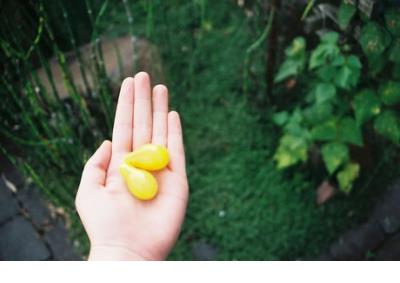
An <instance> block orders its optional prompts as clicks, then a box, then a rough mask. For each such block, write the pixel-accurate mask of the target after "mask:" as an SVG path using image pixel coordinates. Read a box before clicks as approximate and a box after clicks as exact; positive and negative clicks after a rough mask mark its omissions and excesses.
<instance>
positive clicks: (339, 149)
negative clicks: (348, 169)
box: [321, 142, 349, 174]
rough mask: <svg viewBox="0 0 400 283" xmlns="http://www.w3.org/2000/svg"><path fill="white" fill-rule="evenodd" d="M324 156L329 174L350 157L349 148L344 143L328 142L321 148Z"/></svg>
mask: <svg viewBox="0 0 400 283" xmlns="http://www.w3.org/2000/svg"><path fill="white" fill-rule="evenodd" d="M321 153H322V158H323V160H324V162H325V166H326V169H328V172H329V174H333V173H334V172H335V171H336V169H338V168H339V166H340V165H342V164H343V163H345V162H347V160H348V159H349V149H348V148H347V146H346V145H345V144H343V143H337V142H333V143H328V144H325V145H323V146H322V148H321Z"/></svg>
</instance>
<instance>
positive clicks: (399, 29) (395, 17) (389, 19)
mask: <svg viewBox="0 0 400 283" xmlns="http://www.w3.org/2000/svg"><path fill="white" fill-rule="evenodd" d="M385 23H386V27H387V29H388V30H389V32H390V33H391V34H393V35H395V36H400V11H399V9H395V8H392V9H389V10H388V11H387V12H386V13H385Z"/></svg>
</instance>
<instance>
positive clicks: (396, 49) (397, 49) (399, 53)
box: [389, 38, 400, 63]
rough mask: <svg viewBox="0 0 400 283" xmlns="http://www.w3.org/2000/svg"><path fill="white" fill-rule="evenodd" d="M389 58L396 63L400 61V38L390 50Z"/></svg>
mask: <svg viewBox="0 0 400 283" xmlns="http://www.w3.org/2000/svg"><path fill="white" fill-rule="evenodd" d="M389 60H390V61H392V62H394V63H400V38H397V39H396V40H394V42H393V44H392V46H391V47H390V50H389Z"/></svg>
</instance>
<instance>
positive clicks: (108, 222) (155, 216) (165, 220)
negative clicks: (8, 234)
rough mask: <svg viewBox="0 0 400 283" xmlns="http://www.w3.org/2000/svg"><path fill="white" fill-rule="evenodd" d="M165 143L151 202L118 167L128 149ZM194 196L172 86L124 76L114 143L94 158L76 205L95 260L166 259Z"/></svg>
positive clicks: (105, 145) (104, 146) (143, 76)
mask: <svg viewBox="0 0 400 283" xmlns="http://www.w3.org/2000/svg"><path fill="white" fill-rule="evenodd" d="M146 143H154V144H161V145H165V146H166V147H167V148H168V152H169V154H170V162H169V165H168V167H167V168H165V169H164V170H161V171H158V172H155V173H154V172H153V173H154V175H155V177H156V179H157V182H158V184H159V192H158V195H157V196H156V197H155V199H153V200H151V201H140V200H137V199H135V198H134V197H133V196H132V195H131V194H130V193H129V191H128V189H127V187H126V186H125V183H124V181H123V179H122V177H121V176H120V174H119V172H118V166H119V165H120V164H121V162H122V160H123V157H124V155H125V154H126V153H128V152H131V151H132V150H134V149H135V148H137V147H139V146H141V145H143V144H146ZM187 200H188V183H187V177H186V169H185V154H184V149H183V140H182V128H181V123H180V119H179V115H178V113H177V112H174V111H171V112H168V90H167V88H166V87H165V86H163V85H157V86H156V87H154V89H153V91H151V87H150V79H149V76H148V75H147V74H146V73H143V72H142V73H138V74H137V75H136V76H135V78H127V79H125V80H124V81H123V83H122V86H121V91H120V95H119V99H118V105H117V110H116V114H115V121H114V129H113V135H112V143H111V142H110V141H105V142H103V144H102V145H101V146H100V147H99V148H98V149H97V151H96V152H95V153H94V154H93V156H92V157H91V158H90V159H89V160H88V162H87V163H86V165H85V168H84V170H83V173H82V179H81V183H80V185H79V189H78V193H77V195H76V201H75V203H76V208H77V211H78V213H79V216H80V218H81V220H82V223H83V225H84V227H85V230H86V232H87V234H88V236H89V239H90V254H89V260H161V259H165V258H166V256H167V255H168V253H169V251H170V250H171V248H172V246H173V245H174V243H175V241H176V239H177V237H178V234H179V231H180V227H181V224H182V222H183V219H184V214H185V210H186V204H187Z"/></svg>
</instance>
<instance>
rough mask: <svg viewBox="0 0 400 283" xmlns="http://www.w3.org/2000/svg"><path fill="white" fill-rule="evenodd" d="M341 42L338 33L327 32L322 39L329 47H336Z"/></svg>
mask: <svg viewBox="0 0 400 283" xmlns="http://www.w3.org/2000/svg"><path fill="white" fill-rule="evenodd" d="M338 41H339V34H338V33H337V32H333V31H330V32H327V33H325V34H324V35H323V36H322V37H321V42H323V43H326V44H328V45H336V44H337V42H338Z"/></svg>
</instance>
